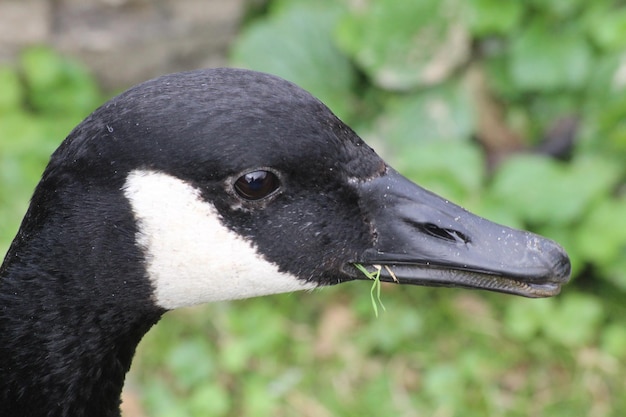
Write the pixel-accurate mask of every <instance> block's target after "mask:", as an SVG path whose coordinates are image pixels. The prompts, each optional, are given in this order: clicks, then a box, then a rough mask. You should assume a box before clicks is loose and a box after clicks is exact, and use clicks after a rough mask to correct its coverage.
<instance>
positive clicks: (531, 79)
mask: <svg viewBox="0 0 626 417" xmlns="http://www.w3.org/2000/svg"><path fill="white" fill-rule="evenodd" d="M511 42H512V43H511V50H510V54H511V56H510V67H509V71H510V73H511V79H512V81H513V82H514V83H515V85H516V86H517V87H518V88H520V89H528V90H556V89H559V88H564V89H580V88H583V87H584V86H585V85H586V82H587V79H588V76H589V74H590V69H591V63H592V62H593V59H594V56H593V52H592V51H591V48H590V46H589V45H588V44H587V42H586V39H585V38H584V37H583V36H581V35H580V34H576V33H571V34H570V33H560V32H558V31H555V30H554V29H551V28H549V27H547V26H545V25H543V24H541V23H538V22H535V23H534V24H532V25H530V26H529V27H528V28H527V29H526V30H524V31H523V32H522V33H521V35H516V36H515V37H513V38H512V41H511Z"/></svg>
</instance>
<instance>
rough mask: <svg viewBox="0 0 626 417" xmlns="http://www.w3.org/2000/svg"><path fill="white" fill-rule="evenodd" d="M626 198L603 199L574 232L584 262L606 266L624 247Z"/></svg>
mask: <svg viewBox="0 0 626 417" xmlns="http://www.w3.org/2000/svg"><path fill="white" fill-rule="evenodd" d="M625 214H626V198H624V197H622V198H621V199H619V200H612V199H604V200H602V201H600V202H599V203H598V204H597V205H596V206H594V207H593V210H590V211H589V215H588V217H587V218H586V219H585V220H584V222H583V223H582V224H581V225H580V226H579V227H578V228H577V229H576V244H577V246H578V249H579V251H580V253H581V254H582V255H583V256H584V257H585V259H586V260H588V261H590V262H593V263H595V264H599V265H602V264H608V263H610V262H613V261H614V260H615V259H617V258H618V257H622V256H623V250H624V248H626V215H625Z"/></svg>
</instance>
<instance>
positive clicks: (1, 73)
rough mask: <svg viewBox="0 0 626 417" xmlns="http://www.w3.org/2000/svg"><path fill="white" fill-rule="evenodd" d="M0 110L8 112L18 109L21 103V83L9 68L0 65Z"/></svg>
mask: <svg viewBox="0 0 626 417" xmlns="http://www.w3.org/2000/svg"><path fill="white" fill-rule="evenodd" d="M0 91H2V94H0V111H2V112H8V111H11V110H16V109H19V108H20V107H21V105H22V99H23V90H22V83H21V82H20V79H19V77H18V75H17V73H16V72H15V71H13V70H12V69H11V68H7V67H0Z"/></svg>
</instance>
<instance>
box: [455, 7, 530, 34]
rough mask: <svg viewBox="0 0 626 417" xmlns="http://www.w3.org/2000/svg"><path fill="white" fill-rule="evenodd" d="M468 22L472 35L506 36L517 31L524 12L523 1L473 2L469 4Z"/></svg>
mask: <svg viewBox="0 0 626 417" xmlns="http://www.w3.org/2000/svg"><path fill="white" fill-rule="evenodd" d="M466 7H467V13H466V16H467V20H468V24H469V27H470V30H471V32H472V34H474V35H477V36H485V35H492V34H505V33H507V32H509V31H512V30H513V29H515V28H516V27H517V25H518V23H519V21H520V20H521V17H522V13H523V12H524V4H523V3H522V2H521V1H500V0H471V1H468V2H467V5H466Z"/></svg>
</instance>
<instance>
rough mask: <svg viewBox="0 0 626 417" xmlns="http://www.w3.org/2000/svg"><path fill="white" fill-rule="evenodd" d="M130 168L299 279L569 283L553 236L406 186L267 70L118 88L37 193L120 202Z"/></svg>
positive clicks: (542, 290) (530, 286)
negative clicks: (171, 184) (186, 197)
mask: <svg viewBox="0 0 626 417" xmlns="http://www.w3.org/2000/svg"><path fill="white" fill-rule="evenodd" d="M137 170H141V171H145V172H159V173H163V174H167V175H169V176H171V177H174V178H176V179H179V180H180V181H183V182H184V183H186V184H189V185H190V186H191V187H192V188H193V189H194V190H197V192H198V193H199V194H200V196H201V199H202V200H203V201H205V202H207V203H209V204H211V205H212V206H213V207H214V208H215V209H216V211H217V213H218V215H219V220H220V222H221V224H222V225H224V226H225V227H226V228H228V229H229V230H231V231H234V232H235V233H237V234H238V235H239V236H242V237H243V238H244V239H245V240H247V241H248V242H249V243H250V244H251V245H252V246H253V248H254V250H255V252H256V253H258V254H259V255H260V256H261V257H262V258H263V259H264V260H266V261H268V262H270V263H272V264H274V265H276V266H277V268H278V270H279V271H281V272H284V273H288V274H290V275H292V276H294V277H296V278H297V279H298V280H301V281H303V282H309V283H314V284H316V285H317V284H320V285H326V284H335V283H339V282H342V281H346V280H351V279H357V278H365V277H364V276H363V275H362V274H361V273H359V272H357V271H356V269H354V267H353V264H354V263H362V264H365V265H368V266H370V267H373V265H378V266H383V265H386V267H385V268H383V279H387V280H389V281H398V282H402V283H409V284H421V285H446V286H461V287H476V288H482V289H488V290H494V291H502V292H510V293H515V294H519V295H525V296H531V297H534V296H549V295H553V294H556V293H558V290H559V288H560V285H561V284H563V283H564V282H566V281H567V279H568V277H569V270H570V267H569V260H568V259H567V256H566V255H565V253H564V251H563V250H562V249H561V248H560V247H559V246H558V245H556V244H555V243H554V242H552V241H549V240H547V239H543V238H541V237H539V236H536V235H533V234H530V233H528V232H520V231H516V230H513V229H510V228H506V227H503V226H499V225H496V224H493V223H490V222H488V221H486V220H484V219H482V218H479V217H476V216H474V215H472V214H470V213H468V212H467V211H465V210H463V209H461V208H459V207H458V206H455V205H454V204H452V203H450V202H448V201H446V200H443V199H441V198H439V197H437V196H435V195H433V194H431V193H429V192H428V191H426V190H424V189H422V188H421V187H419V186H417V185H415V184H413V183H411V182H410V181H408V180H406V179H405V178H404V177H401V176H400V175H399V174H398V173H397V172H395V171H394V170H393V169H391V168H390V167H389V166H387V165H386V164H385V162H384V161H383V160H382V159H381V158H380V157H378V156H377V155H376V153H375V152H374V151H373V150H372V149H371V148H370V147H368V146H367V145H366V144H365V143H364V142H363V141H362V140H361V139H360V138H359V137H358V136H357V135H356V134H355V133H354V132H353V131H352V130H351V129H350V128H349V127H347V126H346V125H345V124H343V123H342V122H341V121H340V120H339V119H338V118H337V117H335V116H334V115H333V114H332V112H331V111H330V110H329V109H328V108H326V106H324V105H323V104H322V103H321V102H319V101H318V100H317V99H315V98H314V97H312V96H311V95H310V94H308V93H307V92H305V91H304V90H302V89H300V88H299V87H297V86H295V85H293V84H291V83H289V82H287V81H284V80H282V79H280V78H277V77H274V76H271V75H267V74H262V73H258V72H252V71H246V70H237V69H214V70H200V71H193V72H187V73H180V74H173V75H168V76H164V77H161V78H158V79H155V80H152V81H148V82H146V83H143V84H140V85H138V86H136V87H134V88H132V89H130V90H128V91H127V92H125V93H123V94H122V95H120V96H119V97H117V98H114V99H113V100H111V101H110V102H108V103H107V104H105V105H104V106H102V107H101V108H99V109H98V110H96V111H95V112H94V113H93V114H92V115H91V116H90V117H88V118H87V119H86V120H85V121H84V122H83V123H82V124H81V125H79V126H78V127H77V128H76V129H75V130H74V131H73V132H72V133H71V134H70V136H69V137H68V139H67V140H66V141H65V142H64V143H63V144H62V146H61V147H60V148H59V149H58V150H57V152H56V153H55V154H54V155H53V157H52V160H51V162H50V165H49V167H48V168H47V170H46V173H45V175H44V179H43V181H42V184H43V185H42V186H40V189H41V188H45V187H46V186H48V188H50V187H53V188H55V189H57V190H58V189H59V188H64V187H74V188H76V183H81V184H82V187H80V188H79V189H80V191H81V192H82V193H83V194H84V192H85V190H89V193H90V194H92V195H98V194H100V195H105V192H104V190H106V192H107V193H110V194H118V195H119V194H120V193H119V190H121V189H123V188H124V187H125V184H126V182H127V179H128V175H129V173H131V172H133V171H137ZM35 197H36V198H35V200H37V196H35ZM73 198H76V199H80V198H81V197H80V195H73ZM43 206H44V205H43V204H42V205H41V206H40V209H42V207H43ZM47 206H48V207H53V204H47ZM136 215H137V213H135V216H136ZM172 215H174V214H172ZM181 215H182V214H181ZM37 224H41V222H37ZM206 233H210V231H208V230H207V231H206ZM217 243H219V242H217ZM207 279H210V277H207ZM259 279H260V280H262V279H263V278H262V277H259Z"/></svg>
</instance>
